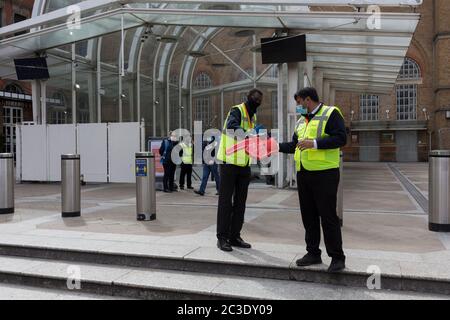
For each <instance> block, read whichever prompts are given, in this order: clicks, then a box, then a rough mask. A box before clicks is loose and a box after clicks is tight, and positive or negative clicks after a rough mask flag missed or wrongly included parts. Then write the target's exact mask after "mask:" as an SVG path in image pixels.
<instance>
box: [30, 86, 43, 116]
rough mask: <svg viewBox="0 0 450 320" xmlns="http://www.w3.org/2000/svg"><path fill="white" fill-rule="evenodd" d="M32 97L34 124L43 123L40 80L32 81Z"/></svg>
mask: <svg viewBox="0 0 450 320" xmlns="http://www.w3.org/2000/svg"><path fill="white" fill-rule="evenodd" d="M31 92H32V93H31V96H32V105H33V122H34V123H36V124H40V123H41V84H40V81H39V80H33V81H31Z"/></svg>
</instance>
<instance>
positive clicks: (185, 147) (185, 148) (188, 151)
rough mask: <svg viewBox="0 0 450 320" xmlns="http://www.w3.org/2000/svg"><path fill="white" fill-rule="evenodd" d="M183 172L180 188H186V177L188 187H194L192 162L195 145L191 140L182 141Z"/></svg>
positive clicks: (181, 173)
mask: <svg viewBox="0 0 450 320" xmlns="http://www.w3.org/2000/svg"><path fill="white" fill-rule="evenodd" d="M180 146H181V149H182V151H181V160H182V161H183V162H182V163H181V172H180V189H181V190H184V179H185V177H186V180H187V181H186V182H187V188H188V189H194V188H193V187H192V162H193V145H192V142H191V141H190V139H189V140H187V141H184V140H183V141H181V142H180Z"/></svg>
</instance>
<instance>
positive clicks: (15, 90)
mask: <svg viewBox="0 0 450 320" xmlns="http://www.w3.org/2000/svg"><path fill="white" fill-rule="evenodd" d="M5 92H10V93H17V94H23V90H22V88H21V87H19V86H18V85H17V84H14V83H11V84H8V85H7V86H6V87H5Z"/></svg>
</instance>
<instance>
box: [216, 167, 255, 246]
mask: <svg viewBox="0 0 450 320" xmlns="http://www.w3.org/2000/svg"><path fill="white" fill-rule="evenodd" d="M250 178H251V171H250V167H249V166H247V167H239V166H235V165H231V164H222V165H220V185H219V203H218V208H217V238H218V239H236V238H237V237H240V235H241V230H242V226H243V224H244V214H245V203H246V202H247V194H248V186H249V184H250Z"/></svg>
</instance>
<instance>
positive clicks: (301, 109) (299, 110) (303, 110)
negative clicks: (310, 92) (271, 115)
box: [296, 104, 308, 116]
mask: <svg viewBox="0 0 450 320" xmlns="http://www.w3.org/2000/svg"><path fill="white" fill-rule="evenodd" d="M296 110H297V113H298V114H301V115H302V116H304V115H307V114H308V109H306V108H305V107H304V106H303V105H301V104H299V105H298V106H297V107H296Z"/></svg>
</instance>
